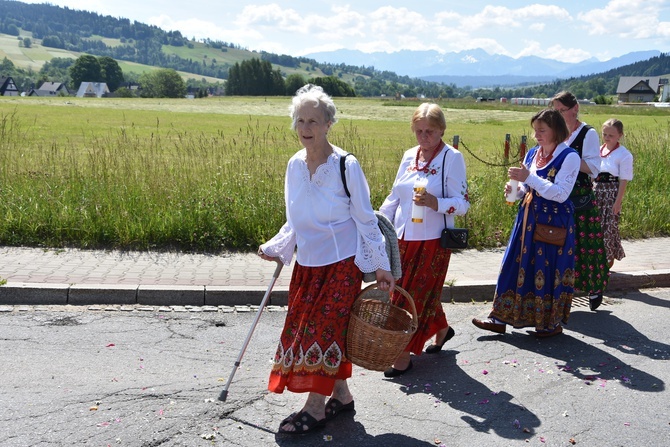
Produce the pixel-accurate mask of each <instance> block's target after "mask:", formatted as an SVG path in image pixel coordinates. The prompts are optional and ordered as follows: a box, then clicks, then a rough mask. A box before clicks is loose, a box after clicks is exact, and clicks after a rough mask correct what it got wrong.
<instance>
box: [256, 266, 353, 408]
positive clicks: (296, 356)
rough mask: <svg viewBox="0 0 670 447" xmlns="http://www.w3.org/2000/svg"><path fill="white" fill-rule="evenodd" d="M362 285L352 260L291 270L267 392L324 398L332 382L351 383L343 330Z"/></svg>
mask: <svg viewBox="0 0 670 447" xmlns="http://www.w3.org/2000/svg"><path fill="white" fill-rule="evenodd" d="M362 280H363V273H362V272H361V271H360V269H359V268H358V267H357V266H356V264H354V258H353V257H351V258H348V259H344V260H342V261H339V262H336V263H334V264H331V265H327V266H323V267H303V266H301V265H300V264H298V263H296V264H295V267H294V268H293V276H292V277H291V283H290V285H289V297H288V311H287V313H286V321H285V322H284V329H283V331H282V333H281V338H280V341H279V346H278V347H277V352H276V353H275V357H274V364H273V366H272V372H271V373H270V381H269V384H268V390H270V391H271V392H273V393H282V392H283V391H284V389H288V390H289V391H292V392H294V393H305V392H316V393H319V394H323V395H325V396H329V395H330V394H331V393H332V392H333V387H334V385H335V380H338V379H348V378H349V377H351V362H349V361H348V360H347V359H346V357H345V346H346V340H347V327H348V326H349V314H350V311H351V306H352V305H353V303H354V301H355V300H356V297H357V296H358V294H360V292H361V283H362Z"/></svg>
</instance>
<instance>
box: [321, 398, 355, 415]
mask: <svg viewBox="0 0 670 447" xmlns="http://www.w3.org/2000/svg"><path fill="white" fill-rule="evenodd" d="M346 411H354V401H353V400H352V401H351V402H349V403H348V404H346V405H345V404H343V403H342V402H340V401H339V400H337V399H335V398H334V397H331V398H330V399H328V402H326V420H327V421H329V420H331V419H333V418H334V417H335V416H337V415H338V414H340V413H344V412H346Z"/></svg>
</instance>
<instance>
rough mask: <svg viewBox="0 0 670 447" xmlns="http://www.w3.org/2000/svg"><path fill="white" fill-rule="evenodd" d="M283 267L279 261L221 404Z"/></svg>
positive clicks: (225, 388) (229, 378) (224, 397)
mask: <svg viewBox="0 0 670 447" xmlns="http://www.w3.org/2000/svg"><path fill="white" fill-rule="evenodd" d="M282 267H283V264H282V263H281V261H279V260H277V268H276V269H275V272H274V273H273V274H272V281H270V285H269V286H268V290H266V291H265V296H264V297H263V300H262V301H261V304H260V306H259V307H258V312H256V318H254V322H253V323H252V324H251V328H249V333H248V334H247V339H246V340H244V344H243V345H242V349H241V350H240V354H239V355H238V356H237V360H236V361H235V367H234V368H233V371H232V372H231V373H230V376H229V377H228V382H226V385H225V386H224V387H223V391H221V394H220V395H219V400H220V401H221V402H225V401H226V398H227V397H228V387H230V382H232V381H233V376H235V372H237V368H239V367H240V363H241V362H242V356H243V355H244V351H246V350H247V346H248V345H249V341H250V340H251V336H252V335H253V333H254V329H256V325H257V324H258V320H260V318H261V313H262V312H263V308H264V307H265V304H266V303H267V301H268V298H270V293H271V292H272V288H273V287H274V285H275V282H277V278H278V277H279V273H280V272H281V269H282Z"/></svg>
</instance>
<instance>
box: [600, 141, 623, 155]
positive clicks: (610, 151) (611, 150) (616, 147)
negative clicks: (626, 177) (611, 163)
mask: <svg viewBox="0 0 670 447" xmlns="http://www.w3.org/2000/svg"><path fill="white" fill-rule="evenodd" d="M619 146H621V144H620V143H617V144H616V146H614V148H612V149H609V148H608V147H607V145H606V144H603V145H602V146H600V156H601V157H607V156H609V154H611V153H612V152H614V151H615V150H617V149H618V148H619ZM605 149H607V153H605Z"/></svg>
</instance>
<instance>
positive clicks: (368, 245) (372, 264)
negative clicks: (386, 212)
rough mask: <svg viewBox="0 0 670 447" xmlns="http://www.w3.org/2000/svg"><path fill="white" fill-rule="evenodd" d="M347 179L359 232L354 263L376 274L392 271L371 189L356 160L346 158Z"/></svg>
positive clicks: (362, 269)
mask: <svg viewBox="0 0 670 447" xmlns="http://www.w3.org/2000/svg"><path fill="white" fill-rule="evenodd" d="M350 160H351V161H350ZM345 176H346V179H347V186H348V189H349V191H350V192H351V197H350V199H351V204H350V212H351V218H352V219H353V220H354V222H355V223H356V229H357V230H358V244H357V248H356V256H355V258H354V262H355V263H356V265H357V266H358V268H360V269H361V271H363V272H374V271H376V270H377V269H380V268H381V269H383V270H387V271H391V264H390V262H389V259H388V255H387V254H386V241H385V240H384V236H383V235H382V232H381V230H380V229H379V224H378V222H377V216H375V212H374V210H373V209H372V205H371V204H370V187H369V186H368V182H367V180H366V179H365V174H363V170H362V169H361V165H360V164H359V163H358V160H356V159H355V158H354V157H350V158H347V162H346V170H345Z"/></svg>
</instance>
